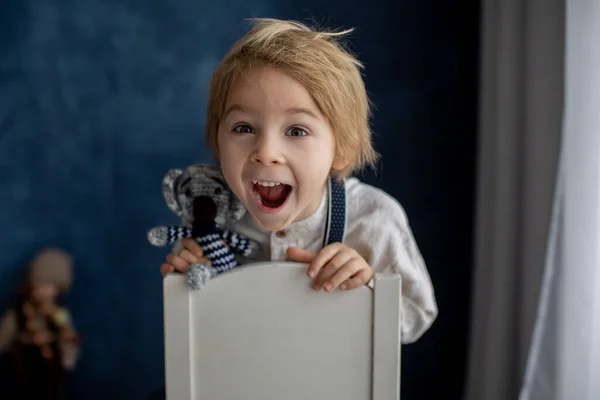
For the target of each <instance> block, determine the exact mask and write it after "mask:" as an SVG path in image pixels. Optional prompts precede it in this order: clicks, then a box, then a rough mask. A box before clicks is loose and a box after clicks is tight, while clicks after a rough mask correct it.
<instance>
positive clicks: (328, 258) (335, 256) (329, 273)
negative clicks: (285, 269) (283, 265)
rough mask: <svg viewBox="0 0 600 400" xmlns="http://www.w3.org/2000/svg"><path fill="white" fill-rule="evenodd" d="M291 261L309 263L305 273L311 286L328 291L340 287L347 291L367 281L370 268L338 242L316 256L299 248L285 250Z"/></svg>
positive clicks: (353, 252)
mask: <svg viewBox="0 0 600 400" xmlns="http://www.w3.org/2000/svg"><path fill="white" fill-rule="evenodd" d="M287 254H288V257H289V258H290V260H292V261H298V262H304V263H309V264H310V265H309V267H308V270H307V271H306V274H307V275H308V277H309V278H314V280H313V284H312V287H313V289H315V290H317V291H319V290H321V288H323V290H325V291H326V292H331V291H333V290H335V288H337V287H339V288H340V290H349V289H354V288H356V287H359V286H361V285H364V284H366V283H367V282H369V280H370V279H371V277H372V276H373V269H372V268H371V266H370V265H369V264H367V262H366V261H365V260H364V258H362V257H361V256H360V254H358V253H357V252H356V251H355V250H353V249H351V248H349V247H348V246H346V245H343V244H341V243H332V244H330V245H328V246H326V247H324V248H323V249H321V251H319V253H317V254H315V253H313V252H312V251H308V250H304V249H301V248H298V247H290V248H288V251H287Z"/></svg>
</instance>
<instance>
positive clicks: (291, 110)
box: [223, 104, 319, 119]
mask: <svg viewBox="0 0 600 400" xmlns="http://www.w3.org/2000/svg"><path fill="white" fill-rule="evenodd" d="M233 111H241V112H245V111H246V110H245V109H244V107H242V106H241V105H240V104H232V105H231V106H229V108H227V110H226V111H225V113H224V114H223V118H225V117H226V116H227V114H229V113H231V112H233ZM285 113H286V114H292V115H294V114H306V115H308V116H311V117H313V118H315V119H319V117H318V116H317V114H316V113H315V112H314V111H311V110H310V109H308V108H304V107H292V108H288V109H287V110H285Z"/></svg>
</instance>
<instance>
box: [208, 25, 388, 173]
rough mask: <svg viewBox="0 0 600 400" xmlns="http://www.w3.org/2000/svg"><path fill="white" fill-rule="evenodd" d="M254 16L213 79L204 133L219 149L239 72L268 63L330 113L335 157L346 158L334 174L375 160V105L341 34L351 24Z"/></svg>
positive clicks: (359, 64)
mask: <svg viewBox="0 0 600 400" xmlns="http://www.w3.org/2000/svg"><path fill="white" fill-rule="evenodd" d="M251 21H252V22H253V26H252V28H251V29H250V30H249V31H248V33H246V35H244V36H243V37H242V38H241V39H240V40H238V41H237V42H236V43H235V44H234V45H233V47H232V48H231V49H230V50H229V52H228V53H227V55H226V56H225V57H224V58H223V60H222V61H221V63H220V64H219V65H218V66H217V68H216V69H215V71H214V73H213V76H212V79H211V83H210V91H209V101H208V110H207V121H206V139H207V142H208V145H209V146H210V147H211V148H212V150H213V151H214V152H215V154H217V155H218V141H217V131H218V127H219V121H220V120H221V118H222V116H223V113H224V112H225V106H226V101H227V95H228V93H229V90H230V88H231V86H232V84H233V82H234V80H235V78H236V77H237V76H238V74H240V73H242V72H243V71H244V70H246V69H248V68H251V67H254V66H266V67H273V68H276V69H279V70H281V71H282V72H284V73H286V74H288V75H289V76H290V77H292V78H294V79H296V80H297V81H299V82H300V83H301V84H302V85H303V86H304V87H305V88H306V89H307V90H308V92H309V93H310V95H311V96H312V98H313V100H314V101H315V103H316V104H317V106H318V107H319V109H320V111H321V113H323V115H324V116H325V117H326V118H327V120H328V122H329V124H330V125H331V128H332V130H333V134H334V141H335V151H336V157H339V158H341V159H343V160H345V161H347V162H348V166H347V167H346V168H344V169H343V170H341V171H332V174H334V175H335V176H337V177H338V178H344V177H346V176H348V175H350V174H351V173H352V172H353V171H356V170H359V169H362V168H364V167H366V166H373V165H374V164H375V162H376V161H377V158H378V154H377V153H376V152H375V150H374V148H373V145H372V143H371V129H370V126H369V118H370V116H371V109H370V102H369V99H368V96H367V92H366V90H365V85H364V82H363V79H362V76H361V69H362V68H363V66H362V64H361V63H360V61H358V60H357V59H356V58H355V57H354V56H353V55H352V54H351V53H350V52H349V51H348V50H347V49H345V48H344V46H343V45H342V44H341V43H340V40H339V38H340V37H342V36H344V35H345V34H347V33H349V32H352V29H349V30H346V31H342V32H330V31H317V30H315V29H311V28H309V27H308V26H306V25H304V24H301V23H299V22H296V21H281V20H276V19H271V18H258V19H253V20H251Z"/></svg>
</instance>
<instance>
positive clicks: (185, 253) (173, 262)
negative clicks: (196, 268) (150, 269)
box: [160, 238, 211, 277]
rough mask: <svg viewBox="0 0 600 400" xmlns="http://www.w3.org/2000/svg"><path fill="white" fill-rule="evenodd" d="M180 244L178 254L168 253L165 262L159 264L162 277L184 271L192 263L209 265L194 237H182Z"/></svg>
mask: <svg viewBox="0 0 600 400" xmlns="http://www.w3.org/2000/svg"><path fill="white" fill-rule="evenodd" d="M181 245H182V246H183V249H181V251H180V252H179V254H177V255H175V254H173V253H169V254H168V255H167V260H166V262H165V263H164V264H163V265H161V266H160V273H161V274H162V276H163V277H164V276H165V275H166V274H170V273H173V272H181V273H185V272H187V270H188V269H189V268H190V265H192V264H194V263H200V264H204V265H211V263H210V261H209V259H208V258H206V257H203V252H202V247H200V245H199V244H198V242H196V241H195V240H194V239H191V238H185V239H182V240H181Z"/></svg>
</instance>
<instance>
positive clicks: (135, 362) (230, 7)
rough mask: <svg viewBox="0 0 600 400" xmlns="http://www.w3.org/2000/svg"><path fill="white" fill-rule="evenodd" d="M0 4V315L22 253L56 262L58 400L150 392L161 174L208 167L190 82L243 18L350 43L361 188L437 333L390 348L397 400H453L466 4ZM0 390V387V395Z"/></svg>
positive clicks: (468, 63)
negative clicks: (68, 277)
mask: <svg viewBox="0 0 600 400" xmlns="http://www.w3.org/2000/svg"><path fill="white" fill-rule="evenodd" d="M392 3H393V2H387V1H384V0H376V1H366V0H352V1H348V0H345V1H341V0H328V1H327V2H320V1H317V0H308V1H302V2H300V1H297V0H291V1H289V2H287V3H286V4H283V3H281V2H277V1H274V0H253V1H245V0H225V1H221V2H220V4H218V5H217V2H213V1H210V2H208V1H190V0H168V1H167V0H143V1H142V0H139V1H134V0H128V1H116V0H103V1H102V0H95V1H94V0H89V1H85V2H78V1H59V0H4V1H3V2H2V3H1V8H0V237H1V238H2V240H0V254H1V255H2V257H1V258H0V308H4V307H5V306H6V305H7V304H8V302H9V300H10V297H11V296H12V294H13V289H14V287H15V285H16V284H17V283H18V282H20V279H21V275H22V273H23V271H24V268H25V267H26V263H27V261H28V260H29V258H30V257H31V255H32V253H33V252H34V251H35V250H36V249H37V248H38V247H39V246H42V245H45V244H52V245H58V246H62V247H64V248H66V249H67V250H69V251H70V252H72V254H73V255H74V257H75V260H76V264H77V267H76V268H77V269H76V280H75V284H74V288H73V291H72V293H71V295H70V297H69V305H70V307H71V309H72V312H73V316H74V320H75V323H76V325H77V328H78V329H79V331H80V332H81V334H82V336H83V343H84V346H83V355H82V359H81V362H80V364H79V367H78V369H77V371H76V373H75V374H74V375H73V377H72V383H73V391H74V393H75V394H76V396H75V398H82V399H83V398H85V399H89V400H93V399H107V398H112V399H121V398H123V399H125V398H127V399H131V398H140V397H141V396H143V394H146V393H149V392H151V391H152V390H153V389H154V388H156V387H158V386H160V385H161V384H162V380H163V373H164V368H163V364H162V360H163V347H162V346H163V337H162V332H163V330H162V299H161V295H162V293H161V277H160V274H159V272H158V267H159V264H160V263H161V261H162V259H163V257H164V251H163V250H160V249H154V248H151V247H150V246H149V245H148V244H147V243H146V239H145V230H146V229H147V228H148V227H150V226H152V225H154V224H156V223H164V222H168V221H175V218H174V216H173V214H171V212H170V211H168V209H167V208H166V206H165V205H164V202H163V200H162V198H161V195H160V181H161V179H162V176H163V174H164V172H165V171H166V170H167V169H168V168H172V167H181V166H185V165H187V164H189V163H191V162H195V161H201V162H202V161H210V160H211V156H210V154H209V153H208V151H207V150H206V149H205V147H204V141H203V138H202V128H203V124H204V108H205V105H206V91H207V90H206V89H207V80H208V78H209V76H210V73H211V70H212V68H213V67H214V66H215V64H216V63H217V62H218V60H219V58H220V57H222V56H223V55H224V53H225V52H226V51H227V49H228V48H229V46H230V45H231V44H232V43H233V41H234V40H235V39H236V38H238V37H239V36H240V35H241V34H243V32H244V30H245V29H246V26H245V25H244V23H243V19H244V18H247V17H252V16H270V17H278V18H296V19H303V20H306V19H307V18H311V19H314V20H316V21H318V22H322V23H324V24H325V25H327V26H331V27H351V26H353V27H356V28H357V30H356V32H355V33H354V34H353V35H352V48H353V50H354V51H355V52H356V53H358V55H359V57H360V58H361V59H362V60H363V61H364V62H365V64H366V66H367V70H366V83H367V86H368V90H369V92H370V93H371V95H372V100H373V102H374V103H375V105H376V107H377V110H376V114H375V119H374V130H375V132H376V135H377V137H376V146H377V148H378V150H379V151H380V152H381V153H382V154H383V163H382V165H381V168H380V170H379V173H378V175H377V176H374V175H372V174H369V175H367V176H366V177H365V178H366V180H368V181H369V182H370V183H373V184H375V185H376V186H379V187H382V188H384V189H386V190H387V191H389V192H390V193H391V194H392V195H394V196H395V197H396V198H398V199H399V200H400V201H401V202H402V203H403V205H404V206H405V208H406V211H407V213H408V216H409V218H410V221H411V224H412V227H413V230H414V233H415V236H416V238H417V240H418V242H419V245H420V247H421V250H422V252H423V255H424V257H425V259H426V261H427V263H428V266H429V269H430V272H431V276H432V279H433V282H434V285H435V287H436V291H437V298H438V301H439V307H440V317H439V319H438V321H437V322H436V323H435V325H434V327H433V328H432V330H431V331H430V332H428V333H427V334H426V335H425V336H424V337H423V339H422V340H420V341H419V342H418V343H417V344H414V345H410V346H405V347H404V350H403V351H404V357H403V377H402V390H403V399H405V400H407V399H415V400H416V399H419V400H423V399H429V398H444V399H458V398H459V395H460V392H461V385H462V380H463V368H464V361H465V343H466V340H467V337H466V335H467V332H468V331H467V316H468V314H467V313H468V298H469V289H470V283H469V282H470V268H471V266H470V263H471V256H470V251H471V249H470V246H471V224H472V197H473V188H472V185H473V164H474V162H473V160H474V145H475V122H476V108H475V105H476V80H477V77H476V74H477V57H476V50H477V25H478V21H477V18H478V2H476V1H470V2H468V3H469V4H467V3H465V4H462V6H463V7H469V8H465V9H463V10H459V9H458V7H459V6H458V5H456V4H453V3H448V2H446V1H443V0H430V1H428V2H424V1H417V0H402V1H398V2H395V3H397V4H396V5H393V6H392V5H391V4H392ZM0 379H1V378H0Z"/></svg>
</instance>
